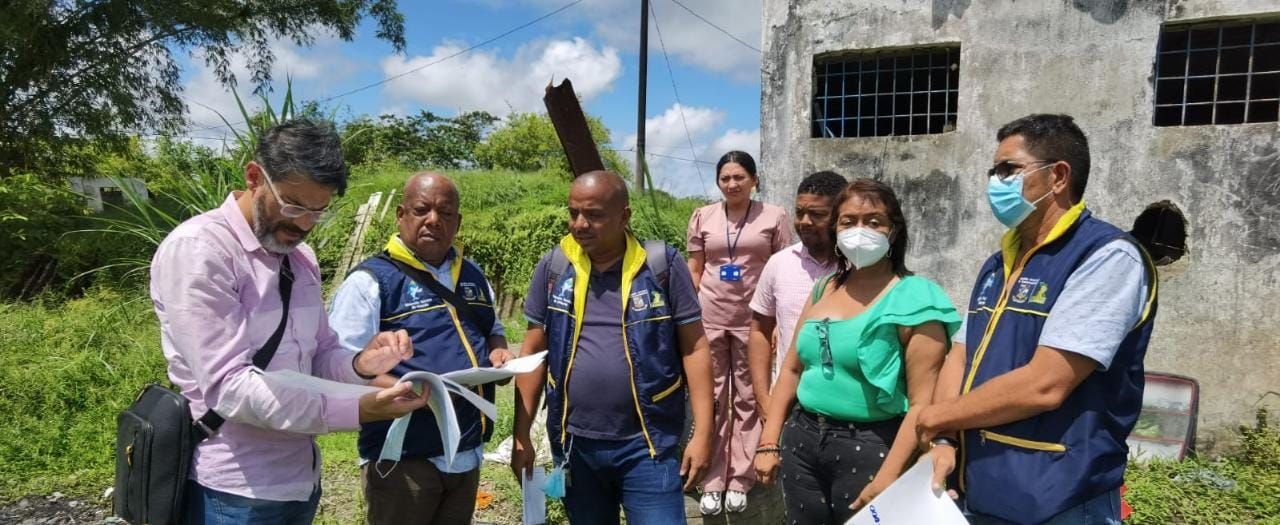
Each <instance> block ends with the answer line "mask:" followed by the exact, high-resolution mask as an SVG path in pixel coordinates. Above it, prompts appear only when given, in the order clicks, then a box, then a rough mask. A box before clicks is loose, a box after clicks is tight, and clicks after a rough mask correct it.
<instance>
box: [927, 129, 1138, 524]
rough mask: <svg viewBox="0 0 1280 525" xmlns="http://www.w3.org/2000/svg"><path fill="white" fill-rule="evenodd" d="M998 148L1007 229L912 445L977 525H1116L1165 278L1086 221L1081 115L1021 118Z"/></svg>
mask: <svg viewBox="0 0 1280 525" xmlns="http://www.w3.org/2000/svg"><path fill="white" fill-rule="evenodd" d="M996 139H997V140H998V141H999V146H998V147H997V148H996V154H995V165H994V166H993V167H992V168H991V169H990V170H989V171H988V173H987V177H988V182H987V190H988V201H989V204H990V206H991V210H992V213H993V214H994V215H995V217H996V219H997V220H999V221H1000V222H1001V223H1002V224H1004V225H1005V226H1006V227H1008V228H1009V230H1008V231H1007V232H1006V233H1005V235H1004V238H1003V240H1002V243H1001V249H1000V251H997V252H996V253H995V254H994V255H992V256H991V257H990V258H989V259H987V262H986V264H984V265H983V267H982V270H981V271H980V272H979V273H978V279H977V282H976V283H975V284H974V288H973V292H972V294H971V295H970V300H969V311H968V315H967V316H966V317H965V326H964V327H963V328H961V329H960V332H959V333H957V334H956V336H955V339H954V341H953V343H954V344H953V348H952V351H951V353H950V354H949V355H948V357H947V360H946V363H945V364H944V365H943V369H942V372H941V374H940V376H939V379H938V385H937V390H936V391H935V394H934V399H935V404H933V405H930V406H927V407H923V408H922V409H921V410H920V411H919V412H918V419H917V433H918V434H919V437H920V439H921V444H922V445H923V446H928V447H932V448H933V451H932V455H933V457H934V461H935V484H936V485H938V486H941V484H942V479H943V478H944V477H945V476H946V475H947V474H948V473H950V472H951V471H952V469H953V468H955V470H956V472H957V476H956V477H955V478H956V481H957V482H958V486H957V487H956V488H957V489H958V490H959V492H960V493H961V494H962V495H963V498H964V506H965V508H966V509H967V512H968V513H969V514H970V515H971V516H970V519H971V521H972V523H978V524H1005V523H1019V524H1054V525H1058V524H1072V525H1078V524H1117V525H1118V524H1119V523H1120V515H1119V514H1120V495H1119V490H1120V485H1121V484H1122V483H1123V480H1124V468H1125V463H1126V461H1127V457H1128V448H1127V447H1126V445H1125V439H1126V438H1128V436H1129V432H1130V431H1131V430H1133V426H1134V424H1135V423H1136V422H1137V418H1138V412H1139V410H1140V409H1141V405H1142V387H1143V365H1142V359H1143V356H1144V354H1145V353H1146V350H1147V343H1148V341H1149V340H1150V337H1151V328H1152V323H1153V321H1154V319H1155V314H1156V286H1157V281H1156V273H1155V269H1154V267H1153V266H1152V265H1151V261H1150V258H1149V257H1148V256H1147V255H1146V253H1145V252H1144V251H1143V250H1142V248H1141V247H1139V246H1138V244H1137V243H1136V242H1135V241H1134V239H1133V238H1131V237H1130V236H1129V235H1128V234H1126V233H1124V232H1123V231H1121V230H1120V229H1118V228H1116V227H1115V226H1112V225H1111V224H1108V223H1106V222H1103V221H1102V220H1100V219H1098V218H1096V217H1094V216H1093V215H1092V214H1091V213H1090V212H1089V210H1088V209H1087V208H1085V204H1084V200H1083V197H1084V190H1085V185H1086V183H1087V182H1088V180H1089V145H1088V141H1087V140H1086V138H1085V136H1084V133H1083V132H1082V131H1080V128H1079V127H1077V126H1076V124H1075V122H1074V121H1073V120H1072V118H1071V117H1069V116H1066V115H1030V116H1027V117H1023V118H1020V119H1018V120H1015V121H1013V122H1010V123H1008V124H1006V125H1004V126H1003V127H1001V128H1000V130H999V132H998V133H997V134H996ZM957 452H959V460H958V461H957V457H956V454H957Z"/></svg>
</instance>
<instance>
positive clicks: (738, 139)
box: [622, 104, 763, 199]
mask: <svg viewBox="0 0 1280 525" xmlns="http://www.w3.org/2000/svg"><path fill="white" fill-rule="evenodd" d="M681 109H683V110H684V121H685V122H687V124H688V128H689V131H688V134H687V135H686V134H685V124H684V123H682V122H681V119H680V110H681ZM724 117H725V112H724V111H722V110H720V109H716V108H706V107H684V108H681V107H680V105H679V104H673V105H672V106H671V107H669V108H667V109H666V110H665V111H663V112H662V114H660V115H657V116H654V117H649V118H647V119H645V151H646V153H648V154H647V155H646V157H647V162H648V164H649V172H650V173H651V174H652V176H653V180H654V185H656V186H657V187H658V189H661V190H664V191H667V192H669V193H673V194H676V195H686V196H687V195H694V196H702V197H707V198H710V199H718V198H720V193H719V191H717V190H716V185H715V163H716V161H718V160H720V156H721V155H724V154H725V153H726V152H728V151H730V150H735V149H737V150H742V151H745V152H747V153H750V154H751V156H752V157H756V158H757V159H758V158H759V152H760V129H759V128H756V129H754V130H741V129H729V130H726V131H724V132H723V133H719V134H717V132H718V131H719V127H720V124H721V122H723V121H724ZM691 140H692V142H693V148H692V151H691V150H690V147H689V142H690V141H691ZM635 145H636V135H635V134H634V133H632V134H630V135H627V136H626V138H625V139H624V140H623V142H622V147H623V149H630V150H634V148H635ZM622 155H623V156H624V157H625V158H626V160H627V161H628V162H634V155H633V154H629V153H623V154H622ZM628 155H630V156H628ZM694 160H696V161H697V162H692V161H694ZM632 168H633V170H634V168H635V166H632ZM762 169H763V167H762Z"/></svg>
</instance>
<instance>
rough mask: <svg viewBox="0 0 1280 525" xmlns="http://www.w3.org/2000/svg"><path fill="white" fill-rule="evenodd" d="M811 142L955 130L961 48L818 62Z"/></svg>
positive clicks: (858, 55)
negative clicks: (836, 138)
mask: <svg viewBox="0 0 1280 525" xmlns="http://www.w3.org/2000/svg"><path fill="white" fill-rule="evenodd" d="M813 70H814V76H815V78H814V96H813V130H812V132H813V135H812V136H813V137H814V138H823V137H883V136H887V135H921V134H926V133H943V132H946V131H952V130H954V129H955V127H956V102H957V100H958V99H959V98H960V89H959V84H960V46H958V45H956V46H946V47H930V48H921V49H911V50H906V51H903V50H895V51H890V52H863V53H852V54H840V55H834V56H829V57H816V58H815V59H814V64H813Z"/></svg>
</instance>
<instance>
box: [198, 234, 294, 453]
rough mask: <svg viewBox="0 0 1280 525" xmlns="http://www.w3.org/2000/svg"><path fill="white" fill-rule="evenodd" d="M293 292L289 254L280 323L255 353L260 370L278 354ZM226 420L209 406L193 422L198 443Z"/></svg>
mask: <svg viewBox="0 0 1280 525" xmlns="http://www.w3.org/2000/svg"><path fill="white" fill-rule="evenodd" d="M292 293H293V268H292V267H291V266H290V265H289V256H288V255H285V256H284V257H283V258H282V259H281V261H280V304H281V305H282V308H281V313H280V324H279V325H276V331H275V332H274V333H272V334H271V337H270V338H269V339H267V342H266V343H265V344H263V345H262V348H259V349H258V351H257V352H254V354H253V366H256V367H258V369H259V370H266V369H267V365H269V364H271V358H273V357H275V356H276V349H277V348H279V347H280V340H281V339H284V327H285V325H286V324H287V323H288V321H289V296H290V295H292ZM225 422H226V421H225V420H224V419H222V416H220V415H218V413H217V412H214V411H213V408H209V410H208V411H207V412H205V413H204V415H203V416H200V419H198V420H196V422H195V423H194V424H193V425H194V426H195V427H196V428H195V429H194V432H193V435H194V437H195V440H196V442H197V443H199V442H201V441H204V440H205V439H207V438H208V437H209V436H212V435H214V434H215V433H217V432H218V428H220V427H222V424H223V423H225Z"/></svg>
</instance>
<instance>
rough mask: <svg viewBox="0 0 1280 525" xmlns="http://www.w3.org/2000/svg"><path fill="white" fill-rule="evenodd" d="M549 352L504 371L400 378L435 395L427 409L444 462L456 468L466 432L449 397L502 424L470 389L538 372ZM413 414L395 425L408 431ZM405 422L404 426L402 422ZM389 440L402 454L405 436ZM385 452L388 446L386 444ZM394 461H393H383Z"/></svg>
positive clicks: (523, 359)
mask: <svg viewBox="0 0 1280 525" xmlns="http://www.w3.org/2000/svg"><path fill="white" fill-rule="evenodd" d="M546 355H547V353H546V352H545V351H543V352H539V353H536V354H533V355H530V356H526V357H521V358H519V359H512V360H511V361H507V362H506V363H505V364H504V365H503V366H502V368H469V369H465V370H457V371H453V372H448V373H445V374H435V373H432V372H424V371H416V372H409V373H407V374H405V375H404V376H402V377H400V382H401V383H404V382H414V383H425V384H426V385H427V388H428V390H430V391H431V398H430V399H428V400H427V407H428V408H430V409H431V414H432V415H434V416H435V418H436V427H437V428H439V429H440V443H441V445H442V446H443V448H444V460H445V463H446V464H448V465H453V458H454V457H455V456H457V454H458V442H459V441H460V440H461V439H462V432H461V431H460V430H459V428H458V416H457V414H455V413H454V410H453V403H452V401H451V396H450V395H449V394H454V395H457V396H458V397H460V398H462V399H463V400H465V401H467V402H468V403H471V404H472V405H474V406H475V407H476V408H478V409H480V411H481V412H483V413H484V415H485V416H488V418H489V419H491V420H494V421H497V420H498V408H497V407H495V406H494V405H493V403H490V402H489V401H488V400H486V399H485V398H484V397H483V396H481V395H480V394H477V393H475V392H474V391H472V390H470V389H468V387H473V386H478V385H483V384H486V383H492V382H494V381H501V380H503V379H507V378H510V377H514V376H516V375H518V374H523V373H528V372H532V371H534V370H537V368H538V366H539V365H541V364H542V361H543V360H544V359H545V358H546ZM412 416H413V414H405V415H403V416H400V418H399V419H397V420H396V422H395V423H394V424H393V425H405V427H406V428H407V426H408V424H409V418H410V417H412ZM401 419H402V420H404V421H403V422H401V421H400V420H401ZM387 439H388V440H392V439H398V440H400V442H399V443H397V444H396V445H399V446H394V445H393V446H392V449H391V450H393V455H395V454H394V451H395V450H399V449H400V447H401V446H403V445H402V443H403V441H404V434H403V432H397V433H394V434H393V433H392V432H388V433H387ZM383 448H384V450H386V449H387V445H386V444H385V443H384V444H383ZM383 459H391V458H383Z"/></svg>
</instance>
